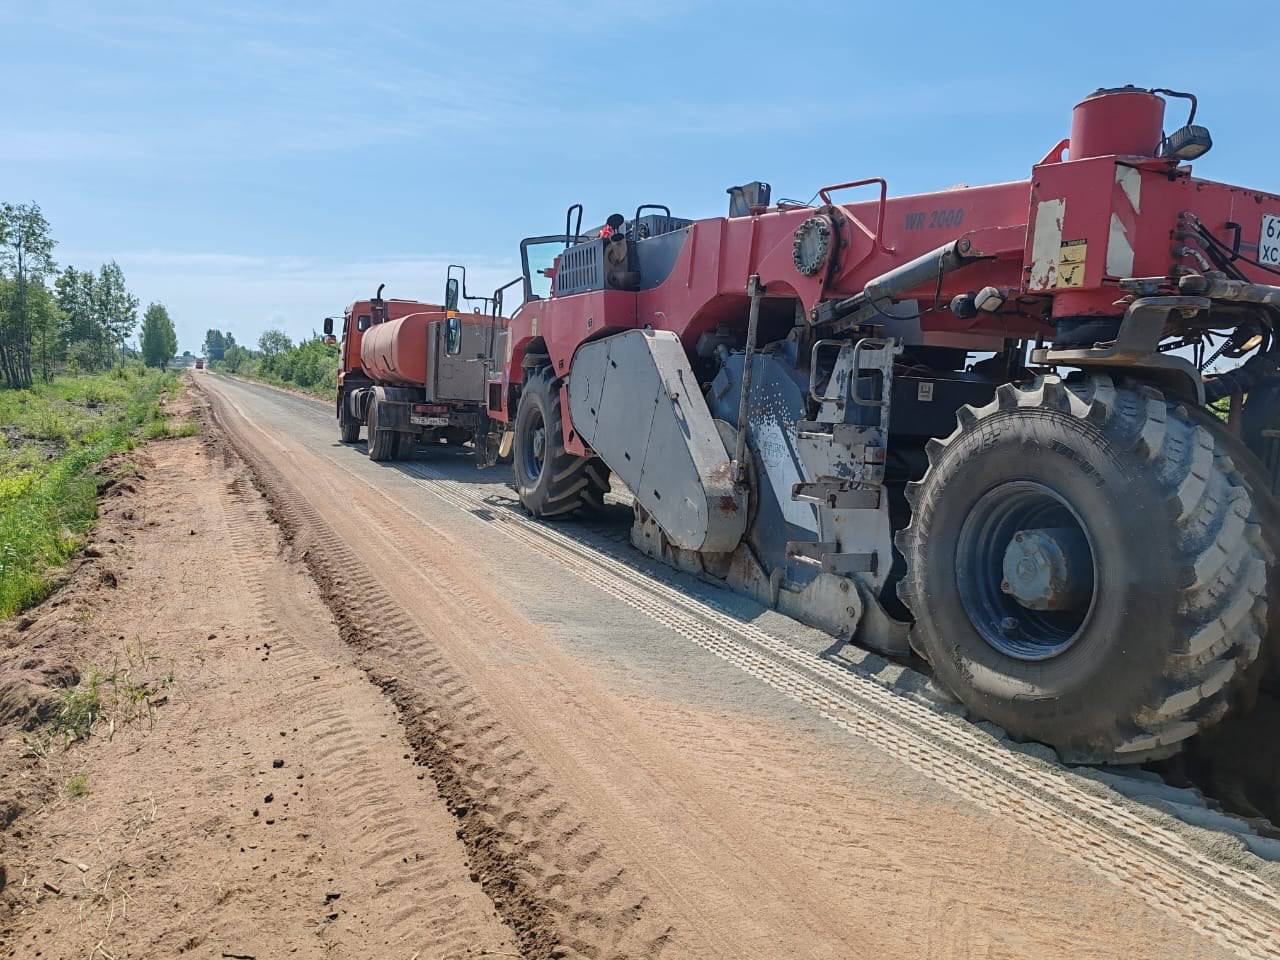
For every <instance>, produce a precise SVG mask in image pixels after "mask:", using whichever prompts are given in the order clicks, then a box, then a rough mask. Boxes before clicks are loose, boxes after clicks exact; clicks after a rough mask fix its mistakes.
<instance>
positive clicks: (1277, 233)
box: [1258, 213, 1280, 267]
mask: <svg viewBox="0 0 1280 960" xmlns="http://www.w3.org/2000/svg"><path fill="white" fill-rule="evenodd" d="M1258 262H1259V263H1265V264H1266V265H1267V266H1268V267H1280V214H1274V213H1268V214H1264V215H1263V217H1262V238H1261V239H1260V240H1259V241H1258Z"/></svg>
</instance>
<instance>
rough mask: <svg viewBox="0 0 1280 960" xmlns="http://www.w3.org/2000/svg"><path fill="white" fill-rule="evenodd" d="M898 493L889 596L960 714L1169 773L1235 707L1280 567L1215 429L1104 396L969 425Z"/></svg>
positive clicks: (1093, 387) (1152, 403)
mask: <svg viewBox="0 0 1280 960" xmlns="http://www.w3.org/2000/svg"><path fill="white" fill-rule="evenodd" d="M958 421H959V425H958V426H957V428H956V430H955V431H954V432H953V433H952V434H951V435H950V436H949V437H947V438H946V439H945V440H941V441H938V440H934V441H930V443H929V447H928V454H929V468H928V471H927V472H926V473H925V476H924V478H923V479H922V480H921V481H920V482H919V483H914V484H911V485H910V486H909V488H908V500H909V501H910V502H911V506H912V510H913V515H912V518H911V523H910V525H909V526H908V527H907V528H906V529H905V530H903V531H902V532H901V533H899V534H898V539H897V543H898V547H899V549H900V550H901V551H902V553H903V555H904V556H905V557H906V560H907V574H906V576H905V577H904V579H903V581H902V582H901V583H900V584H899V587H898V592H899V594H900V596H901V597H902V599H903V601H904V602H905V603H906V604H907V606H908V607H909V608H910V609H911V611H912V613H913V614H914V616H915V631H914V636H913V644H914V645H915V646H916V647H917V649H918V650H919V652H920V653H921V654H922V655H923V656H924V657H925V658H926V659H927V660H928V661H929V662H930V664H931V665H932V666H933V669H934V670H935V672H936V674H937V676H938V678H939V680H941V682H942V683H944V684H945V685H946V686H948V687H949V688H950V689H951V690H952V691H953V692H954V693H955V694H956V695H957V696H958V697H959V698H960V699H961V700H962V701H963V702H964V703H965V704H966V705H967V706H968V707H969V708H970V709H972V710H973V711H974V712H975V713H977V714H979V715H981V716H983V717H986V718H988V719H990V720H993V721H995V722H996V723H998V724H1000V725H1001V726H1003V727H1004V728H1005V729H1007V730H1008V731H1009V732H1010V733H1011V734H1013V735H1014V736H1017V737H1021V738H1025V739H1032V740H1038V741H1041V742H1044V743H1048V744H1050V745H1052V746H1054V747H1056V748H1057V749H1058V751H1059V752H1060V753H1061V754H1062V755H1063V757H1064V759H1066V760H1068V761H1071V762H1112V763H1136V762H1141V761H1145V760H1149V759H1156V758H1159V757H1165V756H1169V755H1172V754H1173V753H1176V752H1177V751H1178V749H1180V747H1181V745H1182V743H1183V741H1185V740H1186V739H1187V738H1189V737H1191V736H1192V735H1194V734H1196V733H1198V732H1199V731H1201V730H1203V729H1207V728H1208V727H1209V726H1211V725H1213V724H1214V723H1216V722H1218V721H1219V720H1220V719H1222V717H1223V715H1224V714H1225V713H1226V712H1227V710H1228V709H1229V708H1230V707H1231V705H1232V704H1233V702H1234V701H1235V700H1236V699H1237V698H1239V697H1240V696H1241V695H1242V693H1243V687H1244V685H1245V684H1246V683H1247V682H1252V674H1249V675H1248V677H1246V671H1247V668H1248V667H1249V666H1250V665H1251V664H1252V663H1253V662H1254V661H1255V660H1256V659H1257V657H1258V652H1259V649H1260V647H1261V643H1262V638H1263V635H1264V633H1265V631H1266V611H1267V602H1266V591H1267V578H1268V566H1269V565H1270V564H1271V563H1272V561H1273V557H1272V555H1271V552H1270V550H1269V549H1268V548H1267V547H1266V545H1265V544H1264V542H1263V537H1262V527H1261V523H1260V522H1259V519H1258V518H1259V514H1258V512H1257V510H1256V508H1255V505H1254V503H1253V499H1252V497H1251V496H1250V491H1249V488H1248V486H1247V485H1246V484H1245V482H1244V478H1243V477H1242V475H1241V473H1240V471H1239V470H1238V469H1237V467H1236V465H1235V464H1234V463H1233V462H1232V460H1231V458H1230V457H1229V456H1228V455H1227V454H1226V452H1225V449H1224V444H1223V442H1221V441H1220V440H1219V439H1218V434H1219V432H1220V431H1219V429H1218V428H1216V427H1211V426H1208V425H1206V423H1205V422H1204V421H1202V420H1199V419H1198V418H1193V417H1192V416H1191V415H1190V414H1189V412H1188V411H1187V410H1186V409H1185V408H1184V407H1182V406H1181V405H1180V404H1177V403H1170V402H1168V401H1166V400H1165V398H1164V396H1163V394H1161V393H1160V392H1159V391H1158V390H1155V389H1153V388H1151V387H1147V386H1128V385H1126V386H1123V387H1117V386H1115V384H1114V383H1113V382H1112V381H1111V379H1110V378H1108V377H1106V376H1093V377H1089V378H1087V379H1085V380H1083V381H1081V382H1079V383H1073V384H1069V385H1068V384H1064V383H1062V381H1060V380H1059V379H1058V378H1057V377H1054V376H1046V377H1042V378H1038V379H1037V380H1036V381H1035V382H1034V383H1033V384H1031V385H1030V386H1025V387H1016V386H1013V385H1010V384H1006V385H1004V386H1001V387H1000V388H999V390H998V391H997V392H996V398H995V399H994V400H993V401H992V402H991V403H990V404H988V405H986V406H985V407H982V408H981V409H976V410H975V409H974V408H972V407H963V408H961V410H960V411H959V414H958Z"/></svg>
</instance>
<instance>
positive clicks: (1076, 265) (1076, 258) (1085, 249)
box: [1057, 240, 1089, 287]
mask: <svg viewBox="0 0 1280 960" xmlns="http://www.w3.org/2000/svg"><path fill="white" fill-rule="evenodd" d="M1088 255H1089V241H1088V240H1063V241H1062V244H1061V245H1060V246H1059V247H1058V283H1057V285H1058V286H1059V287H1083V286H1084V264H1085V260H1086V259H1087V257H1088Z"/></svg>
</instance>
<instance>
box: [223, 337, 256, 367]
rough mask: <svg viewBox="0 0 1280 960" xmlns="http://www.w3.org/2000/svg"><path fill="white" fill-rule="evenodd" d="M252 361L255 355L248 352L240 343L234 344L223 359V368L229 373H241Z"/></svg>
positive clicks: (228, 348)
mask: <svg viewBox="0 0 1280 960" xmlns="http://www.w3.org/2000/svg"><path fill="white" fill-rule="evenodd" d="M252 359H253V355H252V354H251V353H250V352H249V351H248V350H246V349H245V348H244V347H242V346H240V345H239V344H238V343H233V344H231V345H230V346H229V347H227V352H226V353H225V354H224V355H223V357H222V366H223V368H224V369H225V370H226V371H227V372H228V373H239V372H240V370H241V369H243V367H244V365H245V364H246V363H248V362H249V361H250V360H252Z"/></svg>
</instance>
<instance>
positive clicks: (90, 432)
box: [0, 368, 177, 618]
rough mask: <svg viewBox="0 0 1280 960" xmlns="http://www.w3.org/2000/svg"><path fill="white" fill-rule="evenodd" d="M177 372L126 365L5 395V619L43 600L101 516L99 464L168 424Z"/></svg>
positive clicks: (1, 515) (1, 474)
mask: <svg viewBox="0 0 1280 960" xmlns="http://www.w3.org/2000/svg"><path fill="white" fill-rule="evenodd" d="M176 384H177V381H176V379H175V378H174V376H173V375H172V374H161V373H156V372H154V371H141V370H131V369H128V368H126V369H124V370H123V372H113V373H109V374H98V375H94V376H86V377H64V378H59V379H57V380H55V381H54V382H53V383H51V384H45V385H41V386H38V387H36V388H34V389H32V390H18V391H0V428H7V429H6V433H7V434H8V439H7V441H6V443H5V445H4V449H0V618H4V617H8V616H10V615H12V614H14V613H16V612H18V611H20V610H23V609H25V608H26V607H29V606H31V605H32V604H34V603H38V602H39V601H40V600H42V599H44V597H45V596H46V595H47V593H48V591H49V581H48V578H47V574H48V571H49V570H50V569H51V568H53V567H57V566H59V565H60V564H62V563H65V562H66V561H67V560H68V559H69V558H70V557H71V556H73V555H74V554H75V552H76V551H77V550H78V549H79V548H80V546H81V544H82V542H83V539H84V536H85V534H86V533H87V532H88V531H89V529H90V528H91V527H92V526H93V522H94V520H95V519H96V518H97V478H96V476H95V475H94V468H95V467H96V466H97V465H98V464H99V463H101V462H102V461H103V460H104V459H106V458H107V457H108V456H110V455H111V454H112V453H115V452H116V451H119V450H124V449H127V448H129V447H131V446H133V445H134V443H135V442H136V439H137V438H138V437H139V436H141V435H142V433H143V431H144V429H145V425H147V424H149V423H152V422H156V421H157V420H160V421H161V422H164V421H163V419H162V418H161V417H160V415H159V409H160V408H159V402H160V397H161V395H162V394H163V393H164V392H166V391H172V390H174V389H175V388H176Z"/></svg>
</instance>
